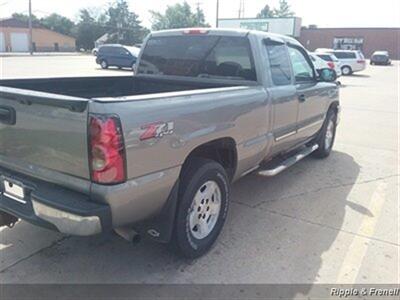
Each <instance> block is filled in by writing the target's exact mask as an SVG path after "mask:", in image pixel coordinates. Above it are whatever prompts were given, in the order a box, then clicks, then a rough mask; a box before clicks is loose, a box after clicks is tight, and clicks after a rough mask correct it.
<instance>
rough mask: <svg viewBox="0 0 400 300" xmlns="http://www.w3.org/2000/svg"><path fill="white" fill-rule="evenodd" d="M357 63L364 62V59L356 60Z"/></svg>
mask: <svg viewBox="0 0 400 300" xmlns="http://www.w3.org/2000/svg"><path fill="white" fill-rule="evenodd" d="M357 63H359V64H365V60H364V59H360V60H357Z"/></svg>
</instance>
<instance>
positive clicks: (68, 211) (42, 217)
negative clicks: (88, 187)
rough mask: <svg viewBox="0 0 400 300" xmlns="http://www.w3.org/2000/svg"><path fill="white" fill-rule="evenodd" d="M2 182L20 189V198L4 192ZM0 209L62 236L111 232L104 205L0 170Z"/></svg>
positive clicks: (106, 206) (79, 194)
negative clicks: (22, 197)
mask: <svg viewBox="0 0 400 300" xmlns="http://www.w3.org/2000/svg"><path fill="white" fill-rule="evenodd" d="M4 179H7V180H8V181H11V182H14V183H17V184H19V185H21V186H23V188H24V190H25V197H24V199H22V200H21V199H15V197H13V196H11V195H8V194H7V193H5V187H4V184H3V181H4ZM0 210H2V211H5V212H7V213H9V214H11V215H13V216H15V217H17V218H20V219H23V220H26V221H28V222H30V223H32V224H35V225H38V226H41V227H45V228H48V229H52V230H56V231H59V232H62V233H65V234H71V235H80V236H88V235H94V234H99V233H101V232H105V231H109V230H111V229H112V225H111V224H112V222H111V210H110V207H109V206H108V205H106V204H99V203H94V202H91V201H89V197H88V196H87V195H85V194H81V193H78V192H75V191H72V190H69V189H65V188H63V187H61V186H58V185H54V184H50V183H47V182H44V181H41V180H37V179H33V178H30V177H28V176H25V175H21V174H16V173H14V172H12V171H9V170H6V169H3V168H0Z"/></svg>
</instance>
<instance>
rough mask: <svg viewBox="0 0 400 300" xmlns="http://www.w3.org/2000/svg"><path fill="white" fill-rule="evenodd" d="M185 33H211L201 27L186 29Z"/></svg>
mask: <svg viewBox="0 0 400 300" xmlns="http://www.w3.org/2000/svg"><path fill="white" fill-rule="evenodd" d="M183 33H184V34H207V33H209V30H207V29H201V28H195V29H187V30H184V31H183Z"/></svg>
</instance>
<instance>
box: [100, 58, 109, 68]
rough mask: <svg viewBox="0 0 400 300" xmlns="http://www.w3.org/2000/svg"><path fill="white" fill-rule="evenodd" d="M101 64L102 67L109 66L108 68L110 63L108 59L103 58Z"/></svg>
mask: <svg viewBox="0 0 400 300" xmlns="http://www.w3.org/2000/svg"><path fill="white" fill-rule="evenodd" d="M100 66H101V68H102V69H107V68H108V63H107V61H106V60H104V59H103V60H102V61H101V62H100Z"/></svg>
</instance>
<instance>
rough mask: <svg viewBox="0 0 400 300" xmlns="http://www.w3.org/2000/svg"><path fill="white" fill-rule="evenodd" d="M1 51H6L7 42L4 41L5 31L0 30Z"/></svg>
mask: <svg viewBox="0 0 400 300" xmlns="http://www.w3.org/2000/svg"><path fill="white" fill-rule="evenodd" d="M0 52H6V42H5V41H4V33H2V32H0Z"/></svg>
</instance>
